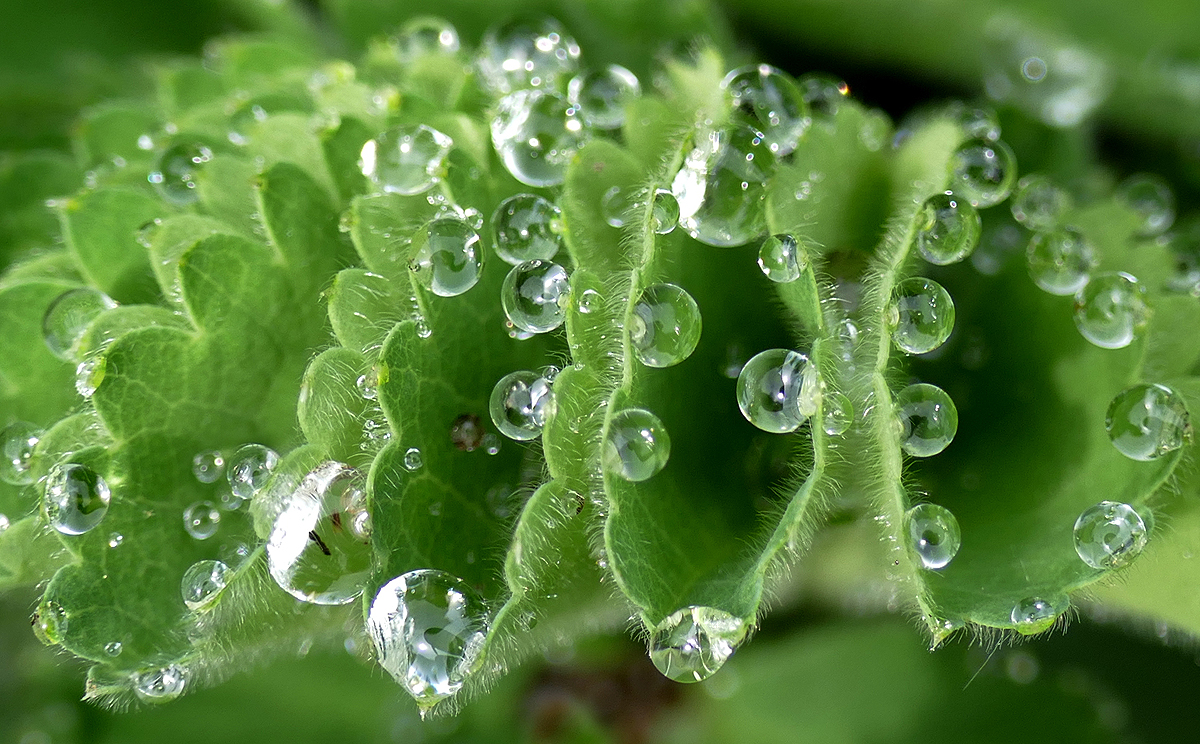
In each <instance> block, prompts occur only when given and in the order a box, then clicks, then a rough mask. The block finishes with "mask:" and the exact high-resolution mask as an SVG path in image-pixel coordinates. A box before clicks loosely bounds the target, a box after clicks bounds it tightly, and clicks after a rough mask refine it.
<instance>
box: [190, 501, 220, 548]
mask: <svg viewBox="0 0 1200 744" xmlns="http://www.w3.org/2000/svg"><path fill="white" fill-rule="evenodd" d="M220 527H221V510H220V509H218V508H217V505H216V504H214V503H213V502H211V501H197V502H196V503H194V504H192V505H190V506H188V508H186V509H184V510H183V528H184V529H185V530H187V533H188V534H189V535H191V536H192V537H193V538H195V539H197V540H207V539H208V538H210V537H212V536H213V535H215V534H217V530H218V529H220Z"/></svg>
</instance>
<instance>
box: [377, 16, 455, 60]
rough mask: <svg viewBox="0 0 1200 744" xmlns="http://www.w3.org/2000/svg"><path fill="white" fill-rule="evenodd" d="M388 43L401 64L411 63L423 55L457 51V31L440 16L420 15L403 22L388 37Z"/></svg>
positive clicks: (446, 53) (449, 53) (448, 53)
mask: <svg viewBox="0 0 1200 744" xmlns="http://www.w3.org/2000/svg"><path fill="white" fill-rule="evenodd" d="M388 44H389V46H391V48H392V50H393V51H394V53H395V55H396V59H397V61H399V62H400V63H401V64H411V63H412V62H414V61H416V60H418V59H421V58H423V57H429V56H433V55H436V54H444V55H452V54H455V53H456V52H458V49H459V44H460V41H459V38H458V31H457V30H456V29H455V28H454V26H452V25H451V24H450V23H449V22H448V21H446V20H443V19H441V18H432V17H430V16H422V17H419V18H414V19H412V20H411V21H409V22H408V23H406V24H404V25H403V26H402V27H401V28H400V31H399V32H398V33H396V34H395V35H393V36H391V37H389V38H388Z"/></svg>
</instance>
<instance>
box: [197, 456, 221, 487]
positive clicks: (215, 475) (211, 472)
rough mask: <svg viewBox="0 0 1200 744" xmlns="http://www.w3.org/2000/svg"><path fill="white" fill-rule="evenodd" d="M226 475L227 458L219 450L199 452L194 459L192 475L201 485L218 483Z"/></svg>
mask: <svg viewBox="0 0 1200 744" xmlns="http://www.w3.org/2000/svg"><path fill="white" fill-rule="evenodd" d="M224 474H225V457H224V456H223V455H222V454H221V453H220V452H219V451H218V450H206V451H204V452H199V453H197V454H196V456H195V457H193V458H192V475H194V476H196V480H198V481H200V482H201V483H216V482H217V480H218V479H220V477H221V476H222V475H224Z"/></svg>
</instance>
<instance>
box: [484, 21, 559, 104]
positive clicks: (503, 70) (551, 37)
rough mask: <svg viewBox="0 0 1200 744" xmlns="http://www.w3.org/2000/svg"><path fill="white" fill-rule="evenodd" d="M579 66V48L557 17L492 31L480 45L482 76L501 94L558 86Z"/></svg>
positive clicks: (489, 85) (521, 22)
mask: <svg viewBox="0 0 1200 744" xmlns="http://www.w3.org/2000/svg"><path fill="white" fill-rule="evenodd" d="M578 67H579V45H578V44H576V43H575V40H574V39H572V38H571V37H570V36H569V35H568V34H567V32H566V31H565V30H564V29H563V27H562V25H561V24H559V22H558V21H556V20H554V19H553V18H542V19H539V20H536V21H532V22H525V21H514V22H512V23H508V24H505V25H503V26H500V27H498V28H491V29H488V31H487V33H485V34H484V35H483V41H482V42H481V43H480V46H479V72H480V76H481V77H482V78H483V81H484V83H485V84H486V85H487V86H488V87H489V88H491V89H492V90H493V91H494V92H496V93H499V94H505V93H511V92H512V91H515V90H522V89H525V88H538V87H555V86H557V85H558V84H559V83H560V81H561V80H562V79H564V78H566V77H568V76H570V75H572V74H574V72H575V70H576V69H578Z"/></svg>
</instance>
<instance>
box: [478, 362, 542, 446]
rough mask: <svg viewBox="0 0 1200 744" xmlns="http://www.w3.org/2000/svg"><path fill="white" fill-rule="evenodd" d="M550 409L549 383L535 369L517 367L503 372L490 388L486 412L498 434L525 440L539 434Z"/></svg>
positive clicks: (536, 436) (534, 437)
mask: <svg viewBox="0 0 1200 744" xmlns="http://www.w3.org/2000/svg"><path fill="white" fill-rule="evenodd" d="M553 411H554V394H553V392H552V390H551V387H550V383H549V382H547V381H546V379H545V378H544V377H542V376H540V375H539V374H538V373H537V372H530V371H527V370H521V371H518V372H513V373H511V374H508V375H505V376H504V377H502V378H501V379H500V381H499V382H497V383H496V387H494V388H493V389H492V395H491V399H490V401H489V404H488V412H489V413H490V414H491V417H492V423H493V424H495V425H496V428H497V429H499V430H500V433H501V434H503V435H504V436H506V437H509V438H510V439H516V440H519V441H525V440H530V439H536V438H538V437H539V436H541V433H542V427H543V426H544V425H545V423H546V419H547V418H548V417H549V416H550V414H551V413H552V412H553Z"/></svg>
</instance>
